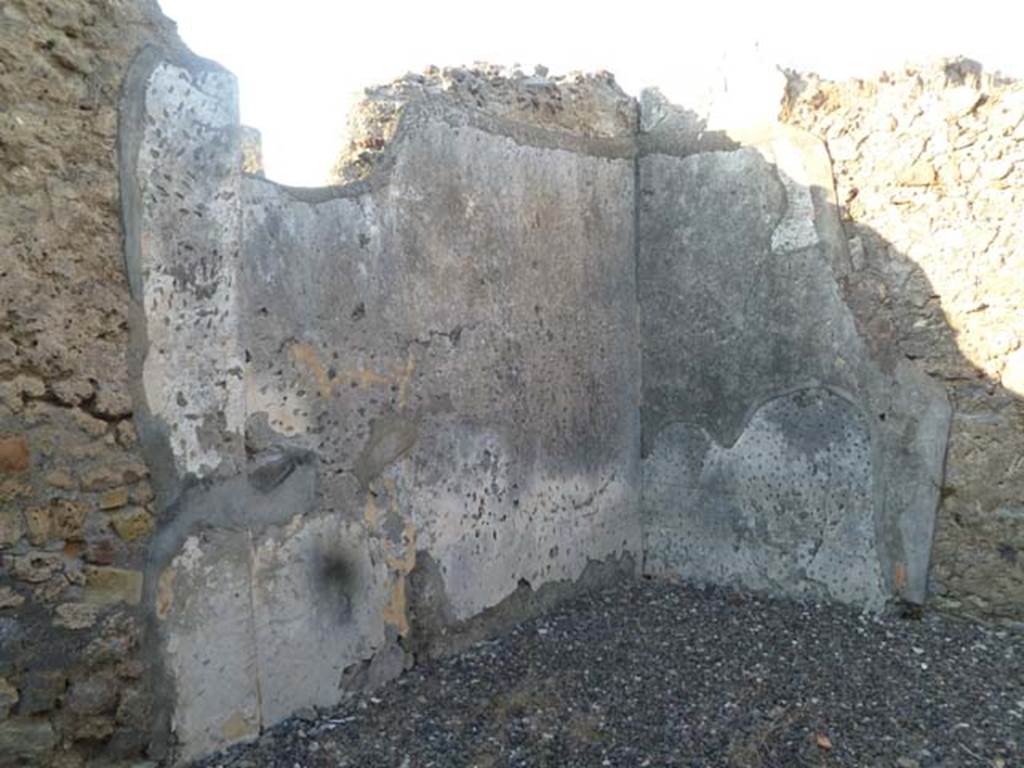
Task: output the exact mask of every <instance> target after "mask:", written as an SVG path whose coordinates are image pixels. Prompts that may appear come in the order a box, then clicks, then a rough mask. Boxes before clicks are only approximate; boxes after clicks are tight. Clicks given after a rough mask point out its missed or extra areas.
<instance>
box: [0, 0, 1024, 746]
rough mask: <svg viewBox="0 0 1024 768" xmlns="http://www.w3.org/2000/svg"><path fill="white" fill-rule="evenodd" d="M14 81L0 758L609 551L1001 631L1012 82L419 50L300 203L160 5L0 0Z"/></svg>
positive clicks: (181, 719) (246, 730)
mask: <svg viewBox="0 0 1024 768" xmlns="http://www.w3.org/2000/svg"><path fill="white" fill-rule="evenodd" d="M781 96H782V94H781V92H780V100H781ZM0 103H2V105H3V106H2V108H0V185H2V189H3V194H2V195H0V766H4V765H7V764H11V765H59V766H80V765H84V764H86V763H97V764H102V763H103V762H116V761H119V760H134V759H137V758H141V757H146V758H147V759H150V760H157V761H164V760H165V761H168V762H174V761H180V760H185V759H189V758H191V757H195V756H198V755H201V754H204V753H207V752H210V751H211V750H214V749H216V748H218V747H221V746H224V745H226V744H229V743H232V742H235V741H238V740H244V739H248V738H252V737H254V736H256V735H257V734H258V733H259V732H260V731H261V729H263V728H266V727H268V726H269V725H271V724H273V723H274V722H278V721H280V720H281V719H283V718H285V717H287V716H288V715H289V714H290V713H292V712H294V711H295V710H297V709H300V708H302V707H306V706H311V705H328V704H333V703H335V702H337V701H338V700H339V699H340V698H341V697H342V696H344V695H345V694H346V693H347V692H350V691H353V690H357V689H360V688H364V687H367V686H373V685H376V684H379V683H380V682H381V681H384V680H387V679H390V678H393V677H394V676H396V675H398V674H399V673H400V672H401V671H402V670H403V669H406V668H408V667H409V666H410V665H412V664H413V663H415V661H416V659H417V657H419V658H423V657H426V656H435V655H440V654H443V653H446V652H449V651H450V650H452V649H454V648H458V647H462V646H464V645H465V644H466V643H467V642H469V641H470V640H473V639H479V638H481V637H486V636H488V635H489V634H492V633H494V632H495V631H498V630H500V629H502V628H505V627H508V626H509V625H510V623H512V622H514V621H516V620H518V619H520V618H522V617H525V616H529V615H532V614H534V613H536V612H538V611H540V610H543V609H545V608H547V607H549V606H551V605H553V604H554V603H555V602H556V601H558V600H560V599H562V598H564V597H565V596H567V595H571V594H573V593H574V592H576V591H578V590H579V589H581V588H582V587H583V586H585V585H598V584H605V583H611V582H616V581H621V580H623V579H628V578H631V577H632V576H635V575H637V574H638V573H640V572H643V573H646V574H648V575H652V574H657V575H672V576H683V577H685V578H689V579H692V580H695V581H702V582H715V583H726V584H730V585H741V586H746V587H749V588H754V589H759V590H765V591H768V592H772V593H776V594H785V595H791V596H793V595H795V596H799V597H810V598H814V599H818V598H821V599H831V600H837V601H842V602H848V603H851V604H854V605H858V606H866V607H871V608H881V607H884V606H886V605H888V604H891V603H892V602H894V601H899V600H905V601H909V602H912V603H918V604H919V603H922V602H924V603H925V604H926V605H929V604H935V605H940V606H942V607H945V608H948V609H950V610H955V611H958V612H964V613H973V614H978V615H982V616H986V617H999V618H1002V619H1005V620H1007V621H1014V620H1016V621H1018V622H1019V621H1021V620H1022V619H1024V570H1022V569H1024V559H1022V558H1021V557H1020V551H1021V548H1022V547H1024V538H1022V537H1024V511H1022V510H1024V459H1022V458H1021V457H1022V456H1024V406H1022V404H1021V403H1022V398H1024V373H1022V371H1024V363H1022V362H1021V361H1022V360H1024V347H1022V340H1024V326H1022V322H1024V320H1022V318H1024V311H1022V310H1024V307H1022V306H1021V304H1022V298H1021V297H1022V295H1024V293H1022V291H1021V290H1020V287H1021V286H1020V280H1021V277H1020V276H1021V275H1024V263H1022V262H1021V259H1022V258H1024V248H1022V247H1021V245H1020V239H1021V234H1022V233H1021V220H1020V219H1021V217H1020V215H1019V213H1020V209H1021V207H1022V205H1024V199H1022V197H1021V195H1022V194H1024V193H1022V191H1021V189H1022V179H1021V174H1024V158H1022V157H1021V152H1022V151H1024V97H1022V91H1021V86H1020V85H1019V84H1017V83H1012V82H1006V81H1002V80H999V79H995V78H989V77H987V76H985V77H983V76H981V75H980V74H979V71H978V70H977V69H976V68H973V67H972V65H968V64H966V63H963V62H959V63H956V62H954V63H946V64H945V65H943V66H942V67H940V68H938V69H926V70H921V71H913V72H908V73H905V74H900V75H898V76H888V77H886V78H883V79H882V80H880V81H879V82H877V83H853V84H839V85H837V84H831V83H826V82H823V81H818V80H816V79H814V78H810V77H801V76H796V75H793V76H791V78H790V84H789V90H788V98H787V100H786V104H785V112H784V117H785V119H786V120H787V121H789V123H791V125H779V124H773V125H771V126H756V127H753V128H752V127H751V126H745V125H737V126H730V125H720V124H716V125H715V126H714V129H713V130H711V131H709V130H705V129H706V128H707V126H706V125H704V124H703V123H702V118H701V116H700V115H697V114H696V113H693V112H691V111H689V110H687V109H686V108H685V107H684V106H678V105H671V104H667V103H664V101H663V100H662V101H659V100H658V99H657V98H656V97H654V96H652V95H651V94H646V95H645V96H643V97H642V98H641V99H640V100H639V101H637V100H635V99H633V98H631V97H630V96H628V95H626V94H625V93H623V92H622V91H621V89H619V87H618V86H617V85H616V84H615V81H614V79H613V78H612V77H611V75H608V74H606V73H600V74H596V75H577V74H573V75H568V76H564V77H556V76H550V75H548V73H546V72H545V71H543V70H538V71H537V72H535V73H534V74H532V75H527V74H524V73H522V72H519V71H515V70H513V71H507V70H502V69H500V68H496V67H490V66H486V65H480V66H477V67H474V68H451V69H444V70H438V69H430V70H428V71H427V72H425V73H424V74H422V75H410V76H406V77H405V78H402V79H400V80H398V81H396V82H395V83H392V84H390V85H386V86H383V87H381V88H376V89H371V90H369V91H368V92H367V98H366V101H365V103H364V104H363V106H362V107H361V108H360V109H359V110H358V111H357V112H356V113H355V116H354V118H353V119H354V126H355V127H354V131H353V142H352V145H351V146H350V147H349V148H348V149H347V150H346V151H345V153H344V154H343V156H342V157H341V159H340V160H339V163H338V165H337V167H336V168H335V170H334V179H335V181H336V185H335V186H329V187H323V188H318V189H291V188H287V187H282V186H280V185H277V184H275V183H273V182H272V181H269V180H267V179H264V178H262V177H261V176H260V175H259V174H260V166H259V162H258V142H257V141H256V140H255V137H254V136H253V135H252V134H251V133H246V132H245V131H243V129H242V128H241V127H240V125H239V123H238V114H237V94H236V84H235V81H234V77H233V76H232V75H231V74H230V73H229V72H227V71H225V70H224V69H222V68H220V67H219V66H217V65H216V64H214V63H212V62H208V61H204V60H201V59H198V58H197V57H195V56H193V55H191V54H190V53H189V52H188V51H186V50H184V48H183V46H182V45H181V44H180V43H179V41H178V40H177V37H176V34H175V32H174V28H173V25H172V24H171V23H170V22H168V21H167V20H166V19H165V18H164V17H163V16H162V15H161V14H160V12H159V10H158V8H157V7H156V4H155V3H154V2H151V1H150V0H133V1H132V2H127V1H122V0H117V1H116V2H115V1H114V0H104V1H103V2H93V1H92V0H90V1H86V0H53V1H51V2H46V3H40V2H25V1H24V0H0ZM796 125H800V126H803V127H805V128H807V129H809V130H810V131H811V132H812V133H817V134H818V135H820V136H821V138H822V139H823V140H824V141H825V142H826V144H827V147H828V152H827V153H826V150H825V148H824V147H823V146H822V145H821V144H820V143H819V142H818V141H817V140H816V139H814V138H813V137H812V136H811V135H810V134H808V133H805V132H804V131H802V130H800V129H798V128H797V127H795V126H796ZM733 128H735V130H732V129H733ZM829 155H831V162H830V157H829ZM833 169H834V173H835V179H836V184H837V185H838V198H837V197H836V189H835V188H834V185H833ZM947 395H948V398H949V403H947V399H946V398H947ZM949 404H951V405H952V409H953V424H952V439H951V442H950V446H949V455H948V461H947V462H946V465H945V473H944V474H943V470H944V466H943V460H944V458H945V456H946V430H947V427H948V420H949V415H950V410H949ZM940 496H941V507H940V509H939V513H938V517H937V518H936V507H937V506H938V505H939V500H940ZM934 525H937V527H938V533H937V536H936V539H935V552H934V556H932V547H931V544H932V534H931V531H932V527H933V526H934ZM930 559H931V562H932V563H933V568H932V576H933V579H932V582H931V585H930V587H929V584H928V580H927V577H928V567H929V562H930ZM929 588H930V590H931V591H930V592H929Z"/></svg>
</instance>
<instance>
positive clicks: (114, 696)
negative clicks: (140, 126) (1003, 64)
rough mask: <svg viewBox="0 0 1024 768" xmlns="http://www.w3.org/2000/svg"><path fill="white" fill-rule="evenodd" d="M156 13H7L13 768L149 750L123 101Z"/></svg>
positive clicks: (2, 339)
mask: <svg viewBox="0 0 1024 768" xmlns="http://www.w3.org/2000/svg"><path fill="white" fill-rule="evenodd" d="M147 42H159V43H163V44H167V45H169V46H173V45H174V44H175V42H176V39H175V32H174V28H173V25H171V24H170V22H168V21H167V19H165V18H163V17H162V15H161V14H160V12H159V10H158V9H157V7H156V3H155V2H149V1H143V2H122V1H121V0H50V1H47V2H41V1H39V0H4V2H0V764H4V765H7V764H10V763H12V762H18V761H23V762H24V764H26V765H46V764H49V763H51V762H52V763H53V764H56V765H66V766H76V765H81V764H83V762H84V761H86V760H97V761H99V760H101V759H106V760H115V759H118V758H120V757H127V756H134V755H138V754H140V753H141V751H142V749H143V748H144V747H145V745H146V744H147V743H148V741H149V735H150V719H149V718H150V710H149V704H148V702H149V692H148V682H147V679H146V674H145V670H146V664H145V661H144V657H143V655H142V654H141V647H142V643H143V625H144V621H145V617H144V612H143V610H142V608H141V606H140V602H141V590H142V571H141V568H142V563H143V560H144V553H145V550H146V546H147V541H148V539H149V537H150V535H151V533H152V531H153V528H154V514H155V508H154V504H153V490H152V488H151V486H150V483H149V480H148V475H149V471H148V469H147V467H146V464H145V462H144V460H143V457H142V455H141V453H140V451H139V446H138V444H137V441H136V436H135V429H134V426H133V422H132V411H133V405H132V399H131V396H130V393H129V384H128V380H129V374H128V354H127V350H128V324H129V316H130V314H131V312H132V307H133V305H132V303H131V301H130V298H129V293H128V283H127V279H126V276H125V271H124V257H123V250H122V246H121V227H120V222H119V218H120V204H119V199H118V182H117V154H116V135H117V123H118V96H119V91H120V87H121V82H122V79H123V78H124V74H125V72H126V70H127V68H128V65H129V63H130V61H131V60H132V58H133V57H134V55H135V53H136V52H137V50H138V49H139V48H140V46H141V45H143V44H144V43H147Z"/></svg>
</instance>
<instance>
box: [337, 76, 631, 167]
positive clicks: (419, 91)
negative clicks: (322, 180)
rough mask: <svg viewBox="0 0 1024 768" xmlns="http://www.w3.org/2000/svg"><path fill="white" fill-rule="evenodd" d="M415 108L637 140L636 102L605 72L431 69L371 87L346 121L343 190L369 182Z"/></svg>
mask: <svg viewBox="0 0 1024 768" xmlns="http://www.w3.org/2000/svg"><path fill="white" fill-rule="evenodd" d="M410 104H429V105H430V108H432V109H435V110H440V109H445V108H447V109H456V110H472V111H473V112H475V113H478V114H482V115H486V116H488V117H492V118H499V119H502V120H507V121H510V122H512V123H517V124H521V125H524V126H532V127H535V128H542V129H549V130H554V131H565V132H568V133H573V134H578V135H580V136H586V137H590V138H614V137H624V136H632V135H633V134H634V133H635V131H636V123H637V109H636V102H635V101H634V100H633V98H632V97H630V96H629V95H627V94H626V93H625V92H624V91H623V90H622V89H621V88H619V86H618V84H616V82H615V78H614V76H613V75H611V74H610V73H608V72H599V73H596V74H592V73H582V72H573V73H570V74H568V75H560V76H556V75H549V74H548V72H547V70H546V69H544V68H543V67H539V68H537V70H536V71H535V72H534V73H533V74H532V75H526V74H524V73H523V72H522V71H521V70H518V69H512V70H510V69H506V68H504V67H499V66H495V65H488V64H478V65H477V66H475V67H445V68H443V69H439V68H437V67H429V68H427V69H426V70H424V71H423V73H422V74H407V75H405V77H402V78H399V79H398V80H395V81H394V82H392V83H389V84H387V85H382V86H377V87H374V88H367V89H366V91H365V93H364V95H363V99H362V100H361V101H360V103H359V104H358V105H357V106H356V108H355V109H353V111H352V115H351V117H350V119H349V130H348V135H349V143H348V146H347V147H346V148H345V151H344V152H342V154H341V155H340V156H339V158H338V161H337V163H336V164H335V166H334V168H333V169H332V171H331V174H330V178H329V181H330V182H331V183H335V184H339V183H345V182H349V181H356V180H358V179H363V178H366V177H367V176H368V175H369V173H370V171H371V170H372V169H373V168H374V166H375V163H376V161H377V159H378V158H379V156H380V155H381V153H382V152H383V150H384V147H385V146H387V144H388V142H390V141H391V139H392V137H393V136H394V132H395V129H396V128H397V126H398V121H399V118H400V116H401V113H402V111H403V110H404V109H405V108H406V107H408V106H409V105H410Z"/></svg>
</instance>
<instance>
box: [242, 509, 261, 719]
mask: <svg viewBox="0 0 1024 768" xmlns="http://www.w3.org/2000/svg"><path fill="white" fill-rule="evenodd" d="M245 533H246V536H248V538H249V626H250V627H251V628H252V643H253V649H254V653H253V662H254V663H255V665H256V670H255V678H256V727H257V729H258V731H257V732H258V733H262V732H263V686H262V671H263V670H262V665H261V664H260V642H259V633H258V632H257V631H256V546H255V545H254V544H253V539H252V529H251V528H246V529H245Z"/></svg>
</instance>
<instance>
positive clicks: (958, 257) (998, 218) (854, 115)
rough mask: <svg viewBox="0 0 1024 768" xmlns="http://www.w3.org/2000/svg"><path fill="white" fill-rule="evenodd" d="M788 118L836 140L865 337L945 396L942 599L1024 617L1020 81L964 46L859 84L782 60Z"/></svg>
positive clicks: (939, 554)
mask: <svg viewBox="0 0 1024 768" xmlns="http://www.w3.org/2000/svg"><path fill="white" fill-rule="evenodd" d="M786 119H787V120H788V121H789V122H791V123H793V124H797V125H800V126H801V127H803V128H805V129H806V130H809V131H811V132H813V133H815V134H817V135H819V136H821V137H822V138H823V139H824V140H826V141H827V144H828V147H829V150H830V152H831V153H832V156H833V157H832V159H833V163H834V166H835V177H836V184H837V187H838V191H839V199H840V202H841V208H840V216H841V219H842V222H843V226H844V229H845V231H846V235H847V237H848V239H849V242H850V254H851V272H850V273H849V274H848V275H844V276H842V278H841V282H840V284H841V286H842V288H843V292H844V296H845V297H846V301H847V303H848V304H849V305H850V307H851V308H852V310H853V312H854V316H855V317H856V318H857V321H858V323H859V324H860V325H861V326H862V327H863V328H864V336H865V338H866V339H868V340H869V342H870V343H872V344H874V345H875V346H877V347H878V348H879V349H880V350H883V349H884V350H888V354H890V355H891V356H893V357H897V358H904V359H907V360H910V361H912V362H913V364H914V365H915V366H917V367H918V368H920V369H921V370H924V371H925V372H926V373H927V374H928V375H929V376H931V377H932V378H933V379H934V380H935V381H937V382H939V383H941V384H942V385H943V386H944V387H945V388H946V390H947V393H948V395H949V398H950V401H951V403H952V405H953V409H954V414H955V415H954V420H953V424H952V430H951V436H950V445H949V452H948V458H947V471H946V476H945V481H944V484H943V488H942V506H941V510H940V515H939V520H938V527H937V532H936V541H935V549H934V555H933V559H932V562H933V569H932V575H933V578H932V588H933V593H934V598H935V604H936V605H939V606H941V607H946V608H949V609H951V610H955V611H957V612H960V613H970V614H974V615H978V616H987V617H991V618H1002V619H1007V620H1011V621H1012V620H1015V621H1017V622H1020V621H1021V620H1022V619H1024V398H1022V396H1021V395H1022V394H1024V347H1022V346H1021V342H1022V341H1024V291H1022V286H1021V282H1020V281H1021V276H1022V275H1024V247H1022V246H1021V242H1020V240H1021V230H1020V229H1019V221H1018V219H1019V213H1020V209H1021V202H1022V201H1021V197H1020V190H1021V189H1022V187H1024V86H1022V84H1020V83H1019V82H1016V81H1010V80H1006V79H1003V78H1000V77H999V76H987V75H983V72H982V67H981V65H980V64H978V63H977V62H973V61H970V60H964V59H953V60H948V61H945V62H939V63H937V64H935V65H931V66H927V67H922V68H916V69H912V68H908V69H907V70H905V71H903V72H897V73H893V74H891V75H886V76H884V77H882V78H880V79H879V80H878V81H877V82H867V83H863V82H850V83H842V84H833V83H827V82H823V81H819V80H817V79H816V78H813V77H807V78H804V77H801V76H797V75H794V74H790V75H789V84H788V95H787V108H786ZM929 276H930V277H929ZM1007 385H1008V386H1007ZM1008 387H1012V388H1008Z"/></svg>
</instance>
